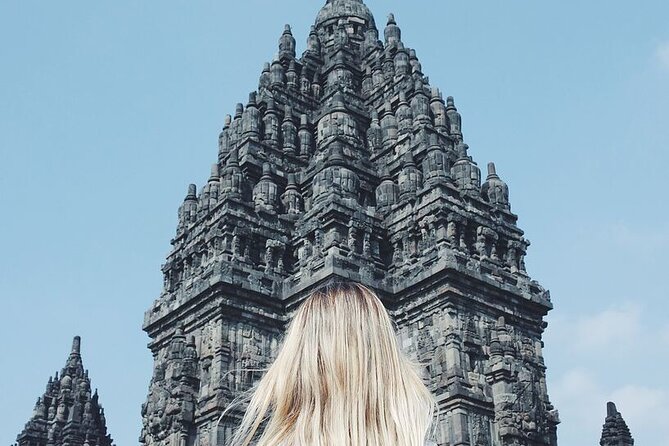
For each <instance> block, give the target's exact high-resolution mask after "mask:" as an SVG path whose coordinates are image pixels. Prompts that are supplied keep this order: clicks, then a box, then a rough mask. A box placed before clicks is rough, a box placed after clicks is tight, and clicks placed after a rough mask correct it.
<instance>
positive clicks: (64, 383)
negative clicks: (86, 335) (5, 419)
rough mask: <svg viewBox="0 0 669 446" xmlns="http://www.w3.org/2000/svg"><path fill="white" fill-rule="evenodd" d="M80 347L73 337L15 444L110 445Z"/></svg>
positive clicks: (76, 338) (100, 409)
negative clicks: (68, 351) (62, 363)
mask: <svg viewBox="0 0 669 446" xmlns="http://www.w3.org/2000/svg"><path fill="white" fill-rule="evenodd" d="M80 347H81V338H79V336H76V337H75V338H74V341H73V342H72V352H71V353H70V356H69V357H68V358H67V362H66V363H65V367H63V369H62V370H61V372H60V375H59V374H58V372H56V374H55V376H54V377H52V378H49V382H48V383H47V385H46V391H45V392H44V394H43V395H42V396H41V397H39V398H38V399H37V403H35V409H34V411H33V414H32V416H31V417H30V420H28V422H27V423H26V425H25V427H24V429H23V431H21V433H20V434H19V435H18V437H17V439H16V441H17V443H16V445H15V446H61V445H63V446H65V445H67V446H113V442H112V439H111V437H110V436H109V434H108V433H107V425H106V424H107V421H106V419H105V411H104V409H103V408H102V406H101V405H100V402H99V397H98V391H97V389H96V390H95V391H94V392H93V393H91V380H90V378H89V377H88V370H84V366H83V363H82V361H81V349H80Z"/></svg>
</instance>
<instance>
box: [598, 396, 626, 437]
mask: <svg viewBox="0 0 669 446" xmlns="http://www.w3.org/2000/svg"><path fill="white" fill-rule="evenodd" d="M599 444H600V446H634V439H633V438H632V434H631V433H630V430H629V428H628V427H627V423H625V420H624V419H623V416H622V415H621V414H620V412H618V409H617V408H616V405H615V404H614V403H608V404H607V405H606V420H605V422H604V427H603V428H602V439H601V440H600V442H599Z"/></svg>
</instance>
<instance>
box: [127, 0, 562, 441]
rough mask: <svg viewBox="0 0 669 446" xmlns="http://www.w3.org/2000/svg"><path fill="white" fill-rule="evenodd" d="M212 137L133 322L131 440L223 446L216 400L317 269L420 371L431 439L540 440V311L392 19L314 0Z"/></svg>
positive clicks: (316, 280) (262, 353)
mask: <svg viewBox="0 0 669 446" xmlns="http://www.w3.org/2000/svg"><path fill="white" fill-rule="evenodd" d="M380 39H381V40H380ZM218 141H219V150H218V156H217V157H216V163H215V164H214V165H213V167H212V171H211V176H210V178H209V181H208V182H207V183H206V184H205V185H203V187H201V188H199V189H198V188H196V186H195V185H190V186H189V188H188V194H187V196H186V199H185V200H184V202H183V204H182V205H181V207H180V208H179V216H178V220H179V223H178V227H177V232H176V236H175V237H174V239H173V240H172V246H173V249H172V251H171V252H170V254H169V255H168V257H167V261H166V262H165V264H164V265H163V267H162V271H163V273H164V277H165V281H164V290H163V292H162V294H161V295H160V296H159V297H158V299H157V300H156V301H155V303H154V304H153V306H152V307H151V308H150V309H149V310H148V311H147V312H146V315H145V323H144V329H145V330H146V332H147V333H148V334H149V336H150V337H151V343H150V349H151V351H152V353H153V356H154V359H155V363H154V374H153V379H152V380H151V384H150V386H149V395H148V398H147V401H146V403H145V404H144V406H143V409H142V415H143V417H144V429H143V430H142V433H141V437H140V442H141V443H142V444H144V445H146V446H168V445H170V446H171V445H179V446H186V445H192V444H197V445H199V446H213V445H224V444H226V441H228V440H229V439H230V435H231V432H232V430H233V428H234V427H235V425H236V423H237V422H238V421H239V417H240V415H241V413H233V414H232V415H231V416H230V417H226V418H224V419H222V420H221V421H220V422H219V417H220V415H221V413H222V411H223V409H224V408H225V407H226V406H227V405H228V404H229V403H230V401H231V400H232V399H233V398H234V397H235V396H237V395H239V393H240V392H242V391H244V390H246V389H248V388H249V387H250V386H252V385H253V383H254V382H256V381H257V380H258V379H259V377H260V376H261V375H262V369H263V368H266V367H268V365H269V364H270V363H271V361H272V359H273V358H274V357H275V354H276V352H277V347H278V345H279V343H280V341H281V338H282V334H283V330H284V327H285V325H286V322H287V321H289V320H290V317H291V314H292V312H293V311H294V309H295V308H296V307H297V306H298V305H299V303H300V302H301V301H302V300H303V299H304V298H305V297H306V296H307V295H308V294H309V293H310V292H311V291H313V290H314V289H315V288H316V287H318V286H320V285H322V284H323V283H325V282H327V281H328V280H331V279H333V278H344V279H347V280H354V281H358V282H361V283H363V284H365V285H367V286H369V287H371V288H373V289H374V290H376V291H377V292H378V293H379V295H380V296H381V297H382V299H383V300H384V302H385V304H386V305H387V307H388V309H389V310H390V311H391V313H392V315H393V316H394V318H395V320H396V322H397V324H398V327H399V333H400V336H401V339H402V345H403V347H404V349H405V350H406V351H407V352H408V353H409V354H410V355H412V356H413V357H414V358H416V359H418V360H420V361H422V362H424V363H425V364H426V368H425V370H424V373H425V376H426V379H429V383H430V386H431V389H432V390H433V391H434V392H435V393H436V394H437V395H438V398H439V402H440V408H441V411H442V413H441V415H440V418H439V425H438V432H437V438H436V439H435V440H436V442H437V443H438V444H439V445H451V446H456V445H472V446H481V445H493V444H494V445H533V446H534V445H555V444H556V443H557V441H556V426H557V424H558V423H559V420H558V415H557V411H556V410H555V408H554V407H553V405H552V404H551V403H550V400H549V398H548V393H547V390H546V378H545V371H546V365H545V364H544V359H543V356H542V347H543V342H542V340H541V337H542V333H543V331H544V329H545V328H546V323H545V322H544V320H543V318H544V316H545V315H546V314H547V312H548V311H549V310H550V309H551V308H552V304H551V301H550V296H549V292H548V291H547V290H545V289H544V288H543V287H542V286H541V285H540V284H539V283H537V282H536V281H534V280H532V279H531V278H530V277H529V276H528V274H527V272H526V270H525V254H526V252H527V248H528V246H529V245H530V242H529V241H528V240H527V239H526V238H524V237H523V231H522V230H521V229H519V228H518V226H517V225H516V222H517V218H518V217H517V216H516V215H515V214H513V213H512V212H511V207H510V204H509V189H508V187H507V185H506V184H505V183H504V181H503V180H502V179H501V178H500V176H499V175H498V174H497V172H496V169H495V165H494V164H492V163H490V164H489V165H488V176H487V178H485V179H484V180H482V178H481V171H480V169H479V167H478V166H477V164H476V162H474V161H473V159H472V157H471V156H470V155H469V147H468V146H467V144H466V143H465V142H464V138H463V125H462V118H461V116H460V113H459V112H458V109H457V107H456V105H455V101H454V100H453V98H452V97H448V98H447V99H446V100H444V97H443V95H442V93H441V91H440V90H439V89H438V88H436V87H434V86H431V85H430V82H429V79H428V78H427V77H426V76H425V75H424V73H423V70H422V66H421V63H420V61H419V59H418V57H417V53H416V51H415V50H413V49H411V48H407V47H406V46H405V45H404V43H403V42H402V33H401V31H400V28H399V27H398V25H397V21H396V20H395V17H394V16H392V15H391V16H390V17H389V19H388V22H387V25H386V26H385V28H384V30H383V32H382V33H380V32H379V30H378V29H377V27H376V24H375V21H374V17H373V16H372V14H371V12H370V10H369V9H368V8H367V6H365V4H364V3H363V2H362V1H360V0H329V1H328V2H327V3H326V4H325V6H323V8H322V9H321V10H320V12H319V13H318V16H317V18H316V22H315V24H314V26H313V27H312V28H311V31H310V32H309V36H308V39H307V45H306V50H305V51H304V53H303V54H302V55H301V56H300V57H298V56H297V54H296V44H295V39H294V37H293V35H292V31H291V28H290V26H286V27H285V30H284V31H283V33H282V34H281V36H280V38H279V52H278V56H277V58H276V59H275V60H273V61H272V62H271V63H266V64H265V66H264V68H263V70H262V73H261V74H260V79H259V85H258V89H257V90H256V91H253V92H251V94H250V95H249V100H248V102H247V104H246V105H243V104H238V105H237V107H236V111H235V114H234V116H228V117H227V118H226V120H225V123H224V126H223V130H222V131H221V134H220V136H219V140H218Z"/></svg>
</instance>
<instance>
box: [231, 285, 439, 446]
mask: <svg viewBox="0 0 669 446" xmlns="http://www.w3.org/2000/svg"><path fill="white" fill-rule="evenodd" d="M434 409H435V402H434V398H433V397H432V394H431V393H430V392H429V390H428V389H427V387H426V386H425V385H424V383H423V381H422V379H421V377H420V375H419V373H418V370H417V365H416V364H414V363H413V362H411V361H410V360H409V359H408V358H407V357H406V356H405V355H404V354H403V353H402V351H401V350H400V346H399V343H398V340H397V337H396V334H395V330H394V327H393V324H392V321H391V319H390V316H389V314H388V312H387V310H386V309H385V307H384V306H383V304H382V303H381V301H380V300H379V298H378V297H377V296H376V295H375V294H374V292H372V291H371V290H370V289H368V288H367V287H365V286H363V285H360V284H356V283H349V282H345V283H334V284H330V285H328V286H326V287H324V288H321V289H319V290H317V291H316V292H314V293H312V294H311V295H310V296H309V297H308V298H307V299H306V300H305V301H304V302H303V303H302V305H300V307H299V308H298V310H297V312H296V313H295V315H294V316H293V319H292V320H291V322H290V324H289V326H288V330H287V333H286V336H285V338H284V341H283V345H282V346H281V349H280V351H279V353H278V355H277V358H276V360H275V361H274V363H273V364H272V365H271V367H270V368H269V370H268V371H267V373H266V374H265V375H264V377H263V378H262V379H261V380H260V382H259V383H258V385H257V386H256V388H255V389H254V393H253V396H252V397H251V399H250V402H249V405H248V408H247V410H246V413H245V416H244V418H243V420H242V423H241V426H240V428H239V430H238V431H237V433H236V435H235V438H234V439H233V445H243V446H246V445H248V444H251V440H253V439H257V443H256V440H254V441H253V444H257V445H258V446H279V445H281V446H283V445H286V446H298V445H299V446H344V445H346V446H349V445H350V446H377V445H378V446H390V445H392V446H422V445H423V444H424V442H425V438H426V433H427V431H428V429H429V427H430V426H431V421H432V418H433V412H434ZM261 424H263V425H264V428H262V429H261Z"/></svg>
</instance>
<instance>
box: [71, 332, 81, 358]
mask: <svg viewBox="0 0 669 446" xmlns="http://www.w3.org/2000/svg"><path fill="white" fill-rule="evenodd" d="M80 353H81V337H80V336H75V337H74V338H73V339H72V354H77V355H78V354H80Z"/></svg>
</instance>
